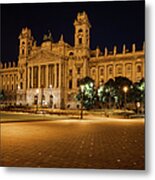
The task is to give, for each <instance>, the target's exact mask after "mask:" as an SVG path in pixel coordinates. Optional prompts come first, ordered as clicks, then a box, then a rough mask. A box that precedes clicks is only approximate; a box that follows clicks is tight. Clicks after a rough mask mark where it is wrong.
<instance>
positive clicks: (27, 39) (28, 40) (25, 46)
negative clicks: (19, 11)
mask: <svg viewBox="0 0 155 180" xmlns="http://www.w3.org/2000/svg"><path fill="white" fill-rule="evenodd" d="M33 41H34V39H33V37H32V35H31V30H30V29H28V28H27V27H26V28H23V29H22V32H21V33H20V35H19V61H20V60H22V59H26V58H27V57H28V56H29V55H30V52H31V49H32V45H33Z"/></svg>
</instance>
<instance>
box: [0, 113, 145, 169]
mask: <svg viewBox="0 0 155 180" xmlns="http://www.w3.org/2000/svg"><path fill="white" fill-rule="evenodd" d="M11 117H12V119H9V118H11ZM18 117H20V118H21V119H24V121H23V122H22V121H20V120H19V118H18ZM39 117H40V118H39ZM84 118H85V119H84V120H80V119H76V118H71V117H65V118H64V117H61V116H59V117H58V116H43V115H42V116H41V115H40V116H39V115H25V114H20V116H19V115H17V116H16V115H15V114H14V115H13V114H10V117H9V115H6V114H2V115H1V120H5V121H4V122H3V123H1V162H0V165H1V166H15V167H18V166H20V167H55V168H56V167H60V168H106V169H115V168H116V169H144V168H145V164H144V159H145V154H144V150H145V149H144V139H145V138H144V120H143V119H129V120H127V119H122V120H121V119H120V120H119V119H110V118H104V117H99V118H97V117H91V116H90V117H84ZM26 119H27V120H28V121H26ZM31 119H32V121H31ZM7 120H8V121H7Z"/></svg>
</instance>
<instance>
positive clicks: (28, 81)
mask: <svg viewBox="0 0 155 180" xmlns="http://www.w3.org/2000/svg"><path fill="white" fill-rule="evenodd" d="M27 83H28V84H27V88H28V89H30V68H29V67H28V68H27Z"/></svg>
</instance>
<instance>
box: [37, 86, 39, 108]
mask: <svg viewBox="0 0 155 180" xmlns="http://www.w3.org/2000/svg"><path fill="white" fill-rule="evenodd" d="M36 94H37V105H36V111H38V100H39V97H38V96H39V89H37V90H36Z"/></svg>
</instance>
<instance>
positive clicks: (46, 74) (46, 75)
mask: <svg viewBox="0 0 155 180" xmlns="http://www.w3.org/2000/svg"><path fill="white" fill-rule="evenodd" d="M45 77H46V88H48V86H49V85H48V64H47V65H46V73H45Z"/></svg>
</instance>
